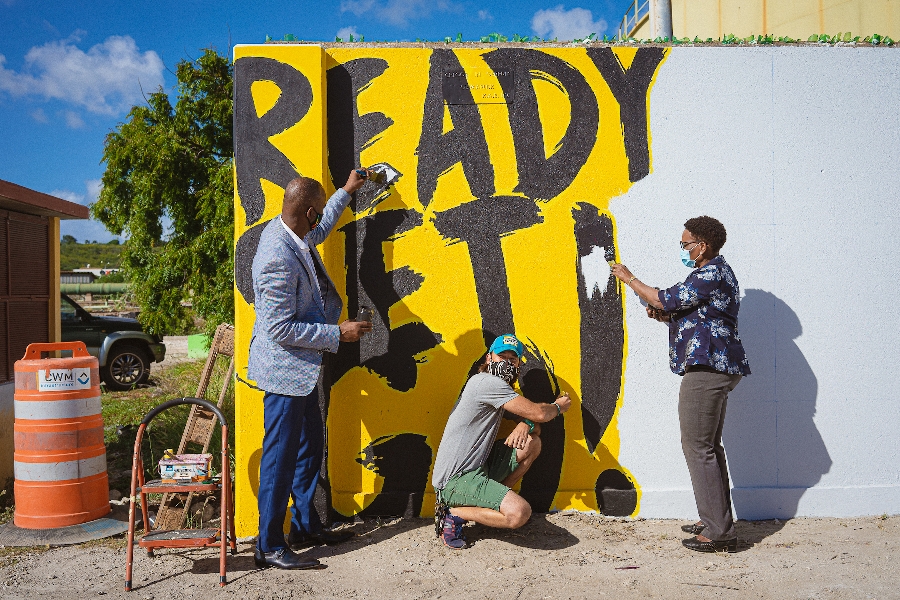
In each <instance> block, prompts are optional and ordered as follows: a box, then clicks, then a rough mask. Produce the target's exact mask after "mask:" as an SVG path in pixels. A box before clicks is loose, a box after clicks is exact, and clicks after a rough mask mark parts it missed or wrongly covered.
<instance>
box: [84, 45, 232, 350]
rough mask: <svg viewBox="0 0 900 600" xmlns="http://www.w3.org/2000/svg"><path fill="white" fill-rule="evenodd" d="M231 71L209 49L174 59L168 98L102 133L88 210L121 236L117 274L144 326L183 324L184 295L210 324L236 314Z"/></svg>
mask: <svg viewBox="0 0 900 600" xmlns="http://www.w3.org/2000/svg"><path fill="white" fill-rule="evenodd" d="M232 73H233V71H232V65H231V63H230V61H229V60H228V59H227V58H226V57H224V56H221V55H219V54H218V53H217V52H216V51H215V50H212V49H207V50H205V51H204V53H203V55H202V56H200V57H199V58H198V59H196V60H184V61H181V62H179V63H178V66H177V69H176V75H177V77H178V86H177V98H176V102H175V105H174V106H173V105H172V102H171V100H170V98H169V95H168V94H167V93H166V92H165V91H164V90H163V89H162V88H160V89H159V90H157V91H156V92H154V93H153V94H151V95H150V97H149V98H147V104H146V105H140V106H135V107H133V108H132V109H131V111H130V112H129V113H128V120H127V121H126V122H125V123H121V124H119V125H118V127H117V128H116V129H115V130H114V131H112V132H111V133H110V134H109V135H107V137H106V144H105V148H104V152H103V162H105V163H106V172H105V173H104V174H103V189H102V191H101V192H100V198H99V199H98V200H97V202H96V203H95V204H94V205H93V206H92V207H91V212H92V214H93V216H94V217H95V218H96V219H98V220H100V221H101V222H102V223H103V224H104V225H105V226H106V228H107V229H108V230H109V231H111V232H112V233H114V234H116V235H124V236H125V237H126V238H127V240H126V241H125V242H124V244H123V250H122V267H123V270H124V275H125V277H126V279H127V280H128V281H129V282H130V283H131V286H132V290H133V292H134V297H135V301H136V302H137V303H138V305H140V307H141V313H140V317H139V318H140V321H141V324H142V325H143V326H144V328H145V329H146V330H148V331H149V332H151V333H157V334H173V333H182V332H184V331H186V330H187V329H189V328H190V327H191V326H192V325H193V323H192V317H193V313H192V311H191V310H190V309H189V308H187V307H185V306H184V303H185V302H189V303H190V304H192V306H193V312H194V313H196V314H197V315H198V316H200V317H202V318H203V319H205V320H206V322H207V331H208V332H212V331H213V330H214V329H215V327H216V326H217V325H218V324H219V323H222V322H228V323H233V322H234V296H233V284H234V246H233V237H234V205H233V199H234V180H233V176H232V167H233V160H234V150H233V146H232ZM166 220H168V221H169V222H170V223H171V225H168V224H167V223H166V222H165V221H166Z"/></svg>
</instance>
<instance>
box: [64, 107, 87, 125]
mask: <svg viewBox="0 0 900 600" xmlns="http://www.w3.org/2000/svg"><path fill="white" fill-rule="evenodd" d="M62 114H63V116H64V117H65V118H66V125H68V127H69V129H81V128H82V127H84V120H83V119H82V118H81V117H79V116H78V113H77V112H75V111H74V110H66V111H63V113H62Z"/></svg>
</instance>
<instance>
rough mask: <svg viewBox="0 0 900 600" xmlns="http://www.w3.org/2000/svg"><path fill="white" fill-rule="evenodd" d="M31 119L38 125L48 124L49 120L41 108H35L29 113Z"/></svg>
mask: <svg viewBox="0 0 900 600" xmlns="http://www.w3.org/2000/svg"><path fill="white" fill-rule="evenodd" d="M31 118H32V119H34V120H35V121H37V122H38V123H49V122H50V118H49V117H48V116H47V113H45V112H44V109H43V108H37V109H35V110H33V111H31Z"/></svg>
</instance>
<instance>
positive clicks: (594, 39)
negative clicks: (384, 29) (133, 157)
mask: <svg viewBox="0 0 900 600" xmlns="http://www.w3.org/2000/svg"><path fill="white" fill-rule="evenodd" d="M302 41H306V42H310V43H315V41H314V40H299V39H297V37H296V36H294V35H293V34H290V33H288V34H285V35H284V37H283V38H282V39H280V40H276V39H273V38H272V37H270V36H268V35H267V36H266V43H270V42H271V43H278V42H302ZM334 41H335V43H354V42H358V43H362V42H365V37H364V36H358V37H354V36H353V35H352V34H351V35H350V37H349V39H347V40H344V39H343V38H339V37H335V38H334ZM415 41H416V43H444V44H503V43H508V42H515V43H525V44H540V43H553V44H558V43H570V44H594V43H602V44H614V45H626V46H627V45H634V44H669V45H673V46H683V45H691V46H701V45H712V46H757V45H758V46H765V45H774V44H778V45H785V44H793V45H807V44H809V43H814V44H817V45H821V44H830V45H851V46H857V45H872V46H893V45H894V44H896V43H897V42H895V41H894V40H893V39H892V38H891V37H890V36H887V35H880V34H877V33H873V34H872V35H867V36H859V35H857V36H854V35H853V34H851V33H850V32H849V31H848V32H846V33H845V32H840V33H837V34H835V35H827V34H824V33H823V34H821V35H820V34H814V35H811V36H809V38H808V39H806V40H800V39H795V38H792V37H790V36H774V35H749V36H747V37H737V36H735V35H733V34H728V35H725V36H723V37H721V38H706V39H705V40H704V39H701V38H699V37H697V36H695V37H694V38H693V39H691V38H689V37H683V38H668V37H658V38H655V39H649V38H648V39H637V38H627V39H619V38H617V37H615V36H613V37H610V36H608V35H604V36H603V37H600V36H598V35H597V34H596V33H591V34H590V35H588V36H586V37H584V38H580V39H573V40H571V41H570V42H560V41H559V40H557V39H556V38H553V39H549V38H544V39H542V38H541V37H539V36H527V35H519V34H518V33H514V34H513V35H511V36H506V35H503V34H501V33H489V34H488V35H484V36H481V37H479V38H478V39H477V40H463V39H462V33H457V34H456V36H455V37H451V36H447V37H445V38H443V39H442V40H426V39H424V38H416V40H415ZM369 43H374V44H394V43H400V42H398V41H393V42H391V41H387V40H377V41H370V42H369Z"/></svg>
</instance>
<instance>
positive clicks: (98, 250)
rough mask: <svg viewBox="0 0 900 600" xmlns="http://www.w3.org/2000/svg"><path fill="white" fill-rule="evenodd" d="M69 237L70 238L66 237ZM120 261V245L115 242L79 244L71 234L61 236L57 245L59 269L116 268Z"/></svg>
mask: <svg viewBox="0 0 900 600" xmlns="http://www.w3.org/2000/svg"><path fill="white" fill-rule="evenodd" d="M66 238H70V239H66ZM121 261H122V246H120V245H119V244H118V243H117V242H115V241H114V242H109V243H106V244H89V243H85V244H80V243H78V242H77V241H74V238H71V236H65V237H63V241H62V243H61V244H60V245H59V268H60V270H61V271H71V270H72V269H81V268H84V267H86V266H88V265H90V266H92V267H100V268H102V267H109V268H118V267H120V266H121Z"/></svg>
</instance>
